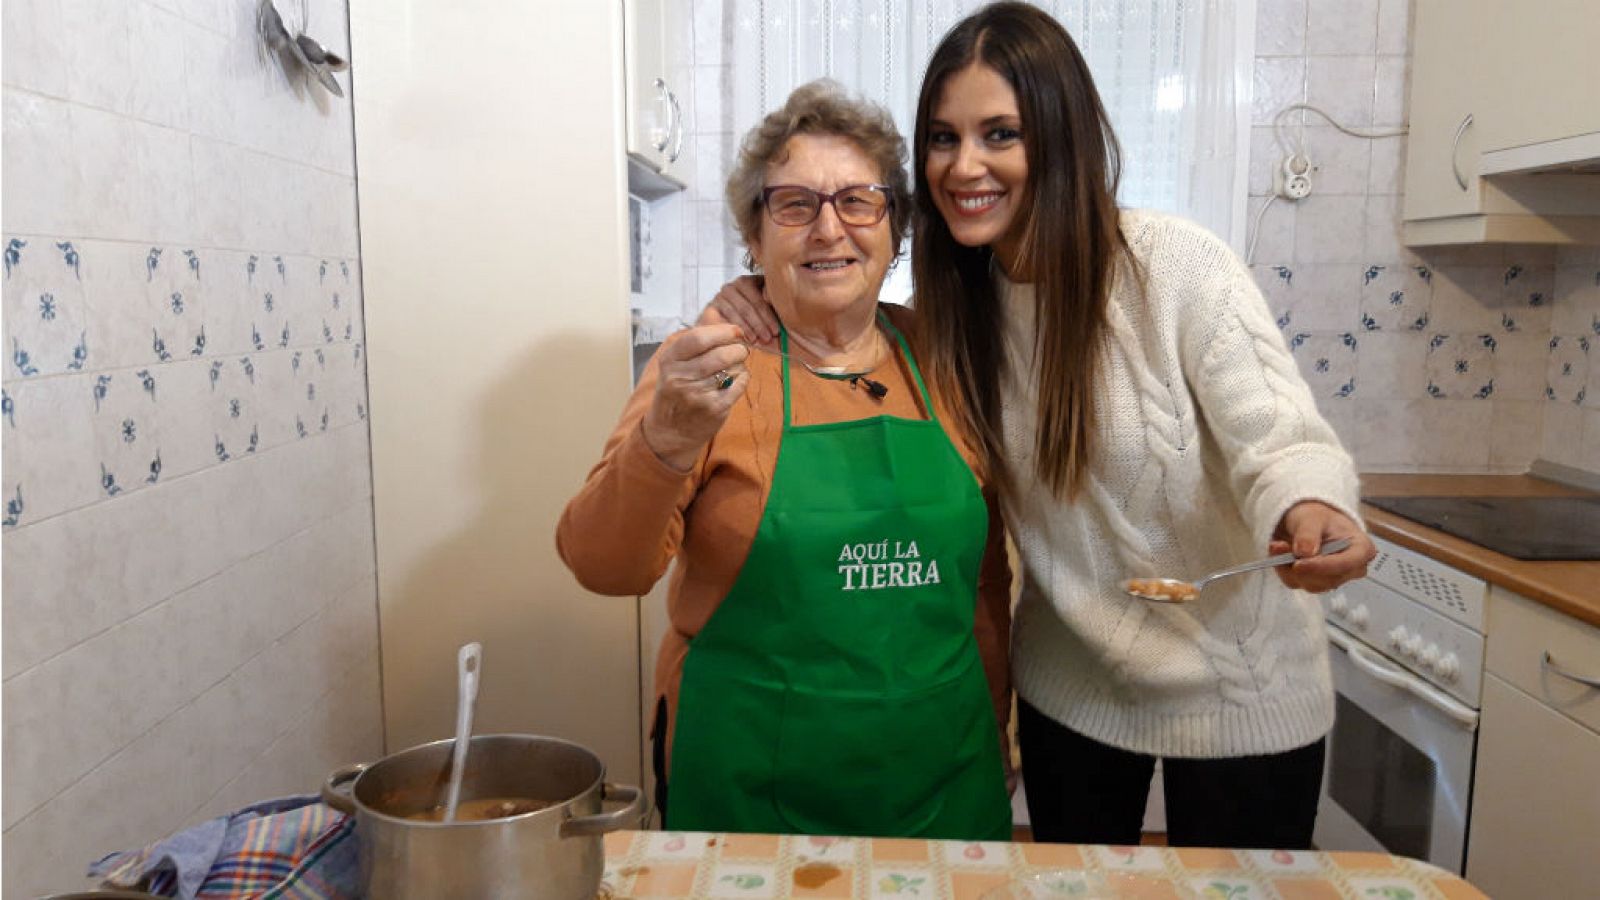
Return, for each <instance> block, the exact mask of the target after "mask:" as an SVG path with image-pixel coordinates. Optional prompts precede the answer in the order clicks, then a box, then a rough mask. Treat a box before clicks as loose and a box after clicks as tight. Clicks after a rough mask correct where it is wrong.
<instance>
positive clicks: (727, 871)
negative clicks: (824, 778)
mask: <svg viewBox="0 0 1600 900" xmlns="http://www.w3.org/2000/svg"><path fill="white" fill-rule="evenodd" d="M605 850H606V868H605V882H604V885H603V887H602V890H601V896H602V897H612V898H640V900H645V898H677V897H715V898H750V900H766V898H771V900H779V898H787V897H819V898H894V900H905V898H917V900H976V898H978V897H980V896H981V895H982V894H983V893H984V892H985V891H988V890H990V889H991V888H994V887H996V886H999V885H1003V884H1005V883H1007V882H1008V881H1011V880H1013V879H1016V878H1019V877H1026V876H1028V875H1030V874H1032V873H1048V872H1051V871H1057V872H1059V871H1060V870H1075V871H1081V870H1085V869H1087V870H1091V871H1095V872H1099V873H1103V876H1104V878H1105V879H1106V880H1107V882H1108V883H1109V884H1111V885H1112V886H1114V887H1115V888H1116V889H1117V890H1118V891H1119V892H1120V893H1121V894H1122V895H1125V896H1129V897H1148V898H1187V897H1202V898H1206V900H1212V898H1215V900H1267V898H1282V900H1332V898H1340V897H1360V898H1379V900H1467V898H1483V896H1484V895H1483V894H1482V893H1481V892H1480V891H1478V890H1477V889H1476V888H1474V887H1472V886H1471V885H1470V884H1468V883H1467V882H1465V881H1463V880H1462V879H1460V878H1458V877H1456V876H1455V875H1452V874H1450V873H1448V872H1445V871H1444V870H1442V869H1439V868H1436V867H1434V866H1431V865H1428V864H1427V863H1423V862H1418V861H1416V860H1412V859H1406V858H1403V857H1398V856H1389V855H1387V854H1383V853H1318V852H1308V851H1285V850H1211V849H1191V848H1173V847H1107V846H1087V845H1073V844H1028V843H987V842H971V841H922V840H885V839H879V838H827V837H799V836H793V835H763V834H707V833H704V832H673V831H620V832H615V833H613V834H610V835H607V836H606V840H605Z"/></svg>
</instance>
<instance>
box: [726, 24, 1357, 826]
mask: <svg viewBox="0 0 1600 900" xmlns="http://www.w3.org/2000/svg"><path fill="white" fill-rule="evenodd" d="M914 153H915V165H914V172H915V178H916V188H915V203H916V207H915V215H914V217H913V245H912V272H913V275H914V281H915V285H916V287H915V301H914V303H915V306H916V309H917V310H918V314H919V318H920V319H921V323H922V327H923V329H924V333H925V334H926V336H927V343H926V345H925V346H926V348H927V349H926V351H925V353H924V357H925V358H926V361H927V369H928V371H929V373H930V376H931V381H932V384H933V385H934V386H935V387H936V389H937V390H940V391H942V392H943V393H944V395H945V396H949V397H953V398H959V399H960V400H961V401H962V404H961V410H962V414H963V417H964V424H965V425H966V426H967V429H968V431H969V432H970V433H971V434H974V435H976V436H977V438H978V440H979V442H980V443H981V445H982V447H983V449H984V451H985V452H986V454H987V455H988V458H989V459H991V460H993V461H994V464H993V465H992V466H991V470H992V472H993V475H994V477H995V478H996V479H997V480H998V481H999V482H1000V484H1001V487H1002V498H1003V507H1004V513H1005V518H1006V520H1007V525H1008V527H1009V528H1010V529H1011V530H1012V533H1013V534H1014V536H1015V537H1016V540H1017V544H1018V549H1019V551H1020V555H1021V561H1022V571H1023V578H1022V590H1021V599H1020V602H1019V605H1018V607H1017V611H1016V617H1015V622H1014V627H1013V642H1012V667H1013V673H1012V674H1013V680H1014V683H1015V685H1016V689H1017V692H1018V695H1019V700H1020V711H1021V715H1020V719H1019V737H1020V743H1021V750H1022V772H1023V783H1024V785H1025V790H1026V792H1027V799H1028V808H1029V815H1030V818H1031V820H1032V825H1033V830H1034V834H1035V836H1036V837H1038V838H1039V839H1041V840H1048V841H1070V842H1082V843H1137V841H1138V839H1139V831H1140V824H1141V820H1142V818H1143V811H1144V807H1145V803H1146V798H1147V794H1148V792H1149V787H1150V781H1151V776H1152V772H1153V770H1154V766H1155V763H1156V760H1157V759H1161V760H1163V761H1164V762H1163V771H1164V788H1165V799H1166V809H1167V820H1168V828H1169V831H1168V837H1169V840H1170V841H1171V843H1173V844H1175V845H1190V846H1197V845H1198V846H1231V847H1285V848H1296V847H1308V846H1309V845H1310V841H1311V832H1312V825H1313V822H1314V819H1315V815H1316V805H1317V797H1318V794H1319V791H1320V785H1321V778H1322V765H1323V751H1324V738H1325V735H1326V734H1327V732H1328V730H1329V729H1330V728H1331V726H1332V723H1333V706H1334V703H1333V688H1332V683H1331V680H1330V675H1329V669H1328V661H1327V639H1326V637H1325V636H1324V626H1323V620H1322V611H1321V608H1320V605H1319V603H1318V601H1317V599H1316V598H1314V597H1312V596H1310V595H1309V594H1308V593H1305V592H1307V591H1311V592H1317V591H1326V590H1331V589H1333V588H1335V587H1337V586H1338V585H1340V584H1342V583H1344V582H1346V581H1349V580H1351V579H1354V578H1359V577H1361V576H1363V575H1364V574H1365V571H1366V565H1367V563H1368V562H1369V561H1370V560H1371V559H1372V557H1373V556H1374V555H1375V550H1374V548H1373V545H1372V542H1371V541H1370V540H1369V539H1368V538H1367V536H1366V535H1365V533H1364V531H1363V529H1362V527H1361V525H1360V524H1359V521H1358V518H1357V514H1356V506H1357V502H1358V495H1357V481H1356V475H1355V471H1354V466H1353V463H1352V461H1351V459H1350V457H1349V456H1348V455H1347V454H1346V453H1345V452H1344V450H1343V449H1342V448H1341V447H1340V445H1339V442H1338V439H1337V437H1336V436H1335V435H1334V433H1333V431H1332V429H1330V428H1329V426H1328V425H1327V423H1326V422H1325V421H1324V420H1323V419H1322V417H1321V416H1319V415H1318V413H1317V409H1316V406H1315V404H1314V402H1313V401H1312V398H1311V395H1310V392H1309V390H1308V389H1307V387H1306V385H1305V383H1304V381H1303V380H1302V379H1301V378H1300V376H1299V373H1298V370H1297V369H1296V367H1295V363H1294V360H1293V359H1292V358H1291V357H1290V355H1289V353H1288V351H1287V349H1286V347H1285V345H1284V342H1283V339H1282V337H1281V335H1280V334H1279V333H1278V331H1277V329H1276V327H1275V326H1274V323H1273V321H1272V317H1271V315H1270V314H1269V313H1268V310H1267V307H1266V304H1265V303H1264V301H1263V300H1262V298H1261V296H1260V293H1259V292H1258V290H1257V289H1256V287H1255V285H1254V283H1253V282H1252V280H1251V277H1250V273H1249V271H1248V270H1247V269H1246V268H1245V266H1244V265H1243V264H1242V263H1241V262H1240V261H1239V260H1238V258H1237V257H1236V256H1235V255H1234V254H1233V253H1232V252H1231V251H1229V249H1228V248H1227V246H1226V245H1225V244H1223V243H1222V242H1221V241H1219V240H1217V239H1216V238H1215V237H1213V236H1212V235H1210V234H1209V233H1207V232H1206V231H1205V230H1203V229H1201V228H1199V227H1197V226H1195V225H1193V224H1190V223H1188V222H1185V221H1182V220H1180V219H1176V218H1173V217H1170V216H1165V215H1160V214H1154V213H1148V212H1135V211H1124V210H1119V209H1118V208H1117V205H1116V189H1117V181H1118V175H1119V162H1118V148H1117V143H1116V138H1115V136H1114V134H1113V133H1112V129H1111V126H1110V123H1109V119H1108V118H1107V116H1106V113H1105V110H1104V107H1103V106H1102V105H1101V102H1100V98H1099V95H1098V93H1097V91H1096V90H1095V87H1094V83H1093V80H1092V79H1091V77H1090V75H1089V70H1088V67H1087V65H1086V64H1085V62H1084V60H1083V57H1082V55H1081V54H1080V53H1079V52H1078V49H1077V47H1076V46H1075V45H1074V44H1073V42H1072V40H1071V38H1070V37H1068V35H1067V33H1066V32H1065V30H1063V29H1062V28H1061V26H1060V25H1059V24H1057V23H1056V22H1055V20H1054V19H1052V18H1051V17H1050V16H1049V15H1047V14H1045V13H1043V12H1041V11H1039V10H1037V9H1035V8H1033V7H1031V6H1027V5H1024V4H1020V3H997V4H994V5H992V6H988V7H985V8H983V9H981V10H979V11H978V12H976V13H974V14H973V15H971V16H969V17H967V18H966V19H964V20H962V21H961V22H959V23H958V24H957V25H956V26H955V27H954V28H953V29H952V30H951V31H950V33H949V34H948V35H946V36H945V38H944V40H943V41H942V42H941V43H940V45H939V47H938V48H937V49H936V50H935V52H934V54H933V57H932V59H931V61H930V62H929V67H928V72H927V75H926V78H925V79H924V81H923V86H922V94H921V98H920V101H919V103H918V109H917V118H916V134H915V139H914ZM752 288H753V285H752V283H750V282H748V281H746V282H744V283H742V284H736V285H733V286H730V289H726V290H724V291H723V292H722V293H721V294H719V295H718V298H717V300H716V301H714V307H715V309H716V311H717V313H719V314H721V315H722V316H723V317H725V318H728V319H730V320H732V321H734V322H736V323H738V324H740V325H741V326H743V328H744V330H745V331H746V332H747V333H748V334H749V335H750V336H751V337H752V338H753V339H754V340H758V341H759V340H763V339H765V338H766V337H767V336H768V334H769V332H770V328H769V324H768V319H767V314H766V312H765V310H763V309H761V307H760V306H759V304H753V303H752V302H751V296H750V295H751V293H752V292H753V291H752ZM1338 538H1349V539H1350V540H1351V542H1352V543H1351V546H1350V547H1349V548H1348V549H1346V550H1344V551H1342V552H1339V553H1335V554H1331V555H1328V556H1316V553H1317V551H1318V549H1319V547H1320V546H1321V545H1322V544H1323V543H1325V542H1329V541H1333V540H1336V539H1338ZM1290 549H1292V550H1293V551H1294V553H1295V555H1296V556H1298V557H1301V558H1300V559H1299V560H1297V561H1296V562H1295V563H1294V564H1293V565H1291V566H1286V567H1282V568H1280V569H1279V570H1278V572H1277V577H1276V578H1273V577H1272V576H1270V575H1255V576H1247V577H1242V578H1236V579H1229V580H1227V581H1224V582H1219V583H1218V584H1216V585H1214V586H1212V587H1208V588H1207V589H1206V591H1205V593H1204V594H1203V595H1202V596H1200V597H1199V598H1198V599H1195V600H1193V601H1191V602H1190V603H1188V604H1185V605H1165V604H1155V603H1150V602H1147V601H1144V600H1139V599H1134V598H1132V597H1129V596H1127V595H1126V594H1124V593H1123V592H1122V591H1121V590H1120V589H1119V587H1118V585H1119V582H1121V581H1122V580H1123V579H1124V578H1127V577H1130V576H1158V575H1159V576H1176V577H1195V576H1198V575H1200V574H1203V573H1205V572H1208V571H1212V570H1215V569H1220V568H1223V567H1225V566H1228V565H1231V564H1234V563H1238V562H1243V561H1246V560H1249V559H1253V558H1256V557H1259V556H1261V555H1262V554H1263V552H1274V553H1275V552H1283V551H1286V550H1290Z"/></svg>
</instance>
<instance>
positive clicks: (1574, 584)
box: [1361, 475, 1600, 626]
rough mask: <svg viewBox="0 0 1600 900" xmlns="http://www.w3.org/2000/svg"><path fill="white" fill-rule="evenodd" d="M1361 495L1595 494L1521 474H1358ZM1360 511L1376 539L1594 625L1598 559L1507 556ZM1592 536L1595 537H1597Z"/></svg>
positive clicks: (1599, 592)
mask: <svg viewBox="0 0 1600 900" xmlns="http://www.w3.org/2000/svg"><path fill="white" fill-rule="evenodd" d="M1361 493H1362V495H1363V496H1372V497H1421V496H1430V497H1440V496H1459V497H1586V496H1587V497H1593V496H1600V495H1597V494H1595V493H1594V492H1593V491H1585V490H1583V489H1581V488H1573V487H1568V486H1566V485H1563V484H1557V483H1556V482H1553V481H1544V480H1542V479H1538V478H1531V477H1529V476H1527V475H1363V476H1361ZM1361 515H1362V516H1364V517H1365V518H1366V520H1367V527H1368V529H1370V530H1371V532H1372V533H1373V534H1374V535H1375V536H1377V537H1381V538H1383V539H1384V540H1387V541H1392V542H1393V543H1396V544H1399V545H1400V546H1402V547H1405V548H1407V549H1409V550H1415V551H1417V552H1418V553H1421V554H1423V555H1425V556H1429V557H1432V558H1433V559H1436V560H1438V561H1439V562H1442V563H1444V564H1445V565H1448V566H1452V567H1454V568H1457V569H1460V570H1461V571H1463V572H1467V573H1469V574H1472V575H1476V576H1478V577H1479V578H1482V579H1484V580H1485V581H1488V582H1489V583H1491V584H1497V585H1500V586H1501V587H1504V588H1506V589H1507V590H1511V591H1515V592H1516V593H1518V594H1521V595H1522V596H1524V597H1527V598H1528V599H1530V600H1536V601H1538V602H1540V603H1543V604H1544V605H1546V606H1549V607H1551V608H1552V609H1556V610H1559V611H1560V612H1563V613H1566V614H1567V615H1569V616H1573V617H1574V618H1577V619H1581V620H1582V621H1584V622H1587V623H1589V624H1590V625H1595V626H1600V562H1530V561H1527V560H1521V559H1512V558H1511V557H1509V556H1505V555H1503V554H1500V553H1496V552H1494V551H1493V550H1489V549H1487V548H1484V547H1480V546H1478V545H1477V544H1473V543H1470V542H1468V541H1464V540H1462V539H1461V538H1458V537H1455V536H1453V535H1448V534H1445V533H1444V532H1442V531H1439V530H1437V529H1434V528H1429V527H1428V526H1426V525H1422V524H1420V523H1417V522H1413V521H1411V520H1410V519H1406V518H1402V517H1400V516H1397V515H1395V514H1394V513H1391V512H1386V511H1384V510H1381V509H1378V508H1376V507H1373V506H1370V505H1367V504H1365V503H1363V504H1362V505H1361ZM1595 539H1596V540H1600V535H1596V537H1595Z"/></svg>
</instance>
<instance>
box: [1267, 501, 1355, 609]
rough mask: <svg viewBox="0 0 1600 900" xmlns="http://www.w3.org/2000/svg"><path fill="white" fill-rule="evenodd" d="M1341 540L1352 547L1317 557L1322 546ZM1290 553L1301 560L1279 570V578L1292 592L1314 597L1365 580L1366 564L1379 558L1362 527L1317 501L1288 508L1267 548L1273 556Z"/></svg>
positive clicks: (1280, 567) (1303, 502)
mask: <svg viewBox="0 0 1600 900" xmlns="http://www.w3.org/2000/svg"><path fill="white" fill-rule="evenodd" d="M1339 538H1349V539H1350V546H1349V547H1346V548H1345V549H1343V550H1341V551H1339V552H1338V553H1332V554H1329V555H1327V556H1317V555H1316V553H1317V550H1318V549H1319V548H1320V547H1321V546H1322V545H1323V544H1325V543H1327V542H1329V541H1336V540H1338V539H1339ZM1291 550H1292V551H1294V555H1295V556H1297V557H1300V558H1299V559H1297V560H1295V561H1294V562H1293V563H1291V564H1289V565H1286V566H1279V567H1278V568H1277V569H1276V571H1277V573H1278V577H1279V578H1280V579H1282V580H1283V583H1284V584H1286V585H1288V586H1289V587H1291V588H1298V589H1300V590H1303V591H1311V592H1312V593H1314V594H1320V593H1323V592H1324V591H1331V590H1333V589H1334V588H1336V587H1338V586H1339V585H1341V584H1344V583H1345V582H1347V581H1354V580H1355V579H1357V578H1364V577H1366V574H1367V563H1370V562H1372V560H1373V558H1374V557H1376V556H1377V555H1378V548H1377V547H1375V546H1373V543H1372V539H1371V538H1370V537H1367V533H1366V532H1365V531H1363V530H1362V528H1361V526H1360V525H1359V524H1357V523H1355V522H1353V521H1351V519H1350V517H1349V516H1347V515H1345V514H1344V513H1342V512H1339V511H1338V510H1337V509H1334V508H1333V507H1331V506H1329V505H1327V504H1326V503H1320V502H1318V501H1316V500H1302V501H1301V502H1299V503H1296V504H1295V505H1294V506H1291V507H1289V511H1288V512H1286V513H1284V514H1283V519H1282V521H1280V522H1279V523H1278V529H1277V532H1276V533H1275V534H1274V535H1273V540H1272V541H1271V543H1270V544H1269V545H1268V547H1267V552H1268V553H1272V554H1277V553H1288V552H1290V551H1291Z"/></svg>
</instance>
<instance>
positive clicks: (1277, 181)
mask: <svg viewBox="0 0 1600 900" xmlns="http://www.w3.org/2000/svg"><path fill="white" fill-rule="evenodd" d="M1312 169H1313V166H1312V165H1311V160H1309V159H1307V158H1305V157H1304V156H1300V155H1298V154H1293V153H1291V154H1289V155H1288V156H1285V157H1284V158H1283V162H1282V163H1281V164H1279V166H1278V168H1277V169H1276V170H1274V171H1273V175H1272V191H1273V193H1275V194H1277V195H1278V196H1279V197H1282V198H1284V199H1285V200H1304V199H1305V198H1307V197H1309V196H1311V172H1312Z"/></svg>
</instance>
